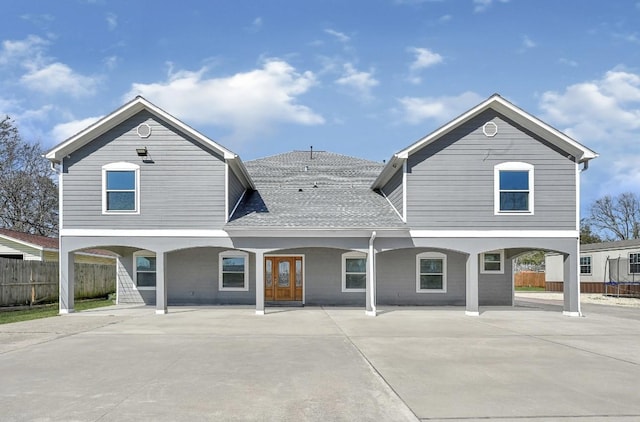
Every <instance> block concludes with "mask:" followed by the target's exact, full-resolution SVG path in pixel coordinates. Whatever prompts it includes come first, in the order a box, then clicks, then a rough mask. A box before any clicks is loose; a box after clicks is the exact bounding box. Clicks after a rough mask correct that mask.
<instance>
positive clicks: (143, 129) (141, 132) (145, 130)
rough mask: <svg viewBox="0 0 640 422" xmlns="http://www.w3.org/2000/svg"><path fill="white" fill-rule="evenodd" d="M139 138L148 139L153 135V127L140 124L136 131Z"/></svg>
mask: <svg viewBox="0 0 640 422" xmlns="http://www.w3.org/2000/svg"><path fill="white" fill-rule="evenodd" d="M136 132H137V133H138V136H139V137H141V138H148V137H149V136H150V135H151V126H149V125H148V124H146V123H140V124H139V125H138V128H137V129H136Z"/></svg>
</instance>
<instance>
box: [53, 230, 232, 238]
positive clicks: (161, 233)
mask: <svg viewBox="0 0 640 422" xmlns="http://www.w3.org/2000/svg"><path fill="white" fill-rule="evenodd" d="M60 236H76V237H223V238H228V237H229V235H228V234H227V232H225V231H224V230H178V229H176V230H120V229H63V230H60Z"/></svg>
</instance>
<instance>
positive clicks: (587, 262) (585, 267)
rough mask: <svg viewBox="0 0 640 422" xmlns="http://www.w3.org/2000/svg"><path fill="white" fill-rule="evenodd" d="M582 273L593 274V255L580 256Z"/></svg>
mask: <svg viewBox="0 0 640 422" xmlns="http://www.w3.org/2000/svg"><path fill="white" fill-rule="evenodd" d="M580 274H585V275H591V257H590V256H581V257H580Z"/></svg>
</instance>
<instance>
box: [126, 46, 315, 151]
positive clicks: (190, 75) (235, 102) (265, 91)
mask: <svg viewBox="0 0 640 422" xmlns="http://www.w3.org/2000/svg"><path fill="white" fill-rule="evenodd" d="M207 70H208V69H207V68H203V69H201V70H199V71H197V72H193V71H186V70H181V71H178V72H175V73H174V72H172V71H170V74H169V77H168V79H167V80H166V81H161V82H156V83H150V84H144V83H134V84H133V85H132V87H131V90H130V91H129V93H127V94H126V95H125V98H124V101H129V100H131V98H133V97H134V96H136V95H142V96H144V97H145V98H147V99H149V100H150V101H152V102H153V103H155V104H157V105H158V106H159V107H162V108H165V109H167V110H171V112H172V114H175V115H176V116H177V117H178V118H180V119H183V120H186V121H190V122H193V123H195V124H199V125H205V124H206V125H218V126H222V127H226V128H229V129H231V130H232V131H233V136H234V137H236V138H238V139H240V140H243V139H247V138H249V137H251V136H253V135H255V134H256V133H260V132H261V131H264V130H269V129H270V128H271V127H273V126H274V125H277V124H280V123H293V124H300V125H317V124H322V123H324V118H323V117H322V116H321V115H319V114H317V113H316V112H314V111H313V110H312V109H311V108H309V107H307V106H304V105H302V104H299V103H298V102H297V100H298V97H299V96H301V95H302V94H305V93H306V92H308V91H309V90H310V89H311V87H312V86H314V85H315V84H316V79H315V75H314V74H313V73H312V72H310V71H306V72H302V73H299V72H297V71H296V69H295V68H293V67H292V66H291V65H290V64H288V63H287V62H285V61H283V60H280V59H269V60H266V61H265V62H264V63H263V65H262V67H261V68H258V69H255V70H251V71H248V72H243V73H236V74H234V75H231V76H223V77H216V78H207V77H206V76H205V73H206V72H207Z"/></svg>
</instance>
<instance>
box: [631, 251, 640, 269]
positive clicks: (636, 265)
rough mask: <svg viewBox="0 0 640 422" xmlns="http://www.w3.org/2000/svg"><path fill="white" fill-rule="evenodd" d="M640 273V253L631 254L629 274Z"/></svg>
mask: <svg viewBox="0 0 640 422" xmlns="http://www.w3.org/2000/svg"><path fill="white" fill-rule="evenodd" d="M639 273H640V253H630V254H629V274H639Z"/></svg>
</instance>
